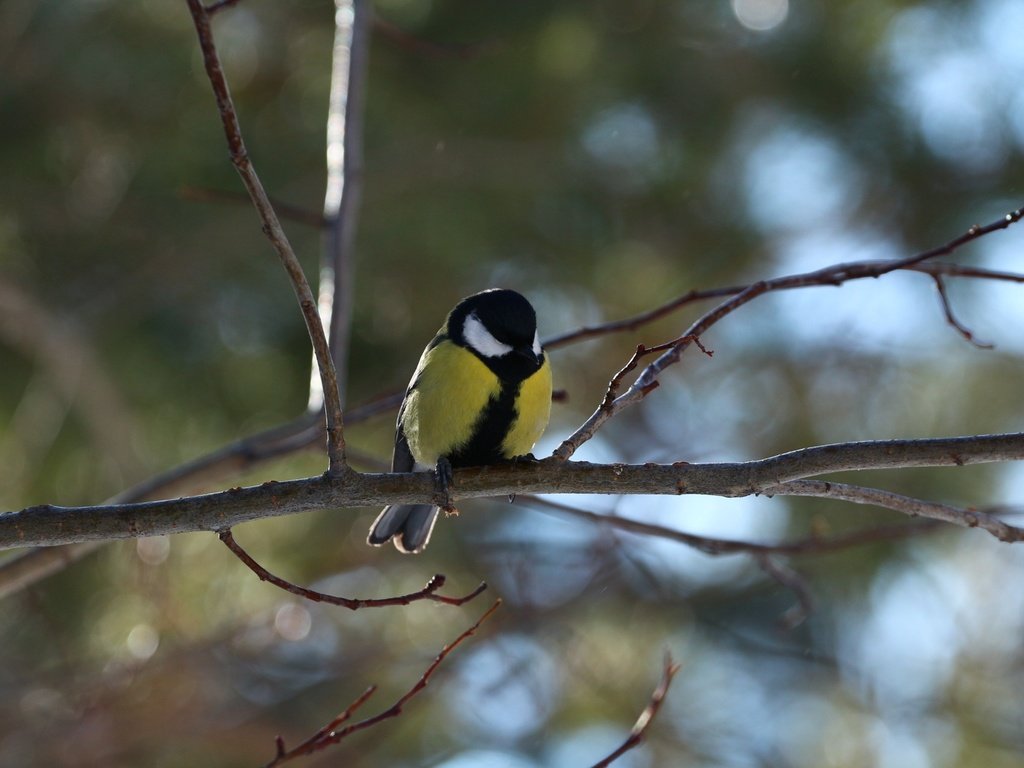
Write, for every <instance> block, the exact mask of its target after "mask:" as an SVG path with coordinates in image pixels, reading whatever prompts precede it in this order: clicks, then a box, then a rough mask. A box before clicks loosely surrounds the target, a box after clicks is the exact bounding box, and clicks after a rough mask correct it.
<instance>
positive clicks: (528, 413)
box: [501, 356, 551, 459]
mask: <svg viewBox="0 0 1024 768" xmlns="http://www.w3.org/2000/svg"><path fill="white" fill-rule="evenodd" d="M516 410H517V414H516V420H515V421H514V422H513V423H512V428H511V429H510V430H509V432H508V435H506V436H505V440H504V442H503V443H502V444H501V452H502V453H503V454H504V455H505V458H508V459H511V458H513V457H514V456H523V455H525V454H527V453H529V452H530V451H531V450H533V444H534V443H536V442H537V440H538V439H539V438H540V436H541V435H542V434H544V429H545V427H547V425H548V418H549V417H550V416H551V366H550V365H549V364H548V361H547V357H546V356H545V358H544V365H542V366H541V367H540V370H538V371H537V372H536V373H535V374H533V376H531V377H530V378H528V379H527V380H526V381H524V382H523V383H522V386H521V387H520V389H519V397H518V398H517V399H516Z"/></svg>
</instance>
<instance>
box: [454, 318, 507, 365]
mask: <svg viewBox="0 0 1024 768" xmlns="http://www.w3.org/2000/svg"><path fill="white" fill-rule="evenodd" d="M462 337H463V338H464V339H465V340H466V343H467V344H468V345H469V346H470V347H471V348H473V349H475V350H476V351H477V352H479V353H480V354H481V355H483V356H484V357H502V356H504V355H507V354H508V353H509V352H511V351H512V347H511V346H510V345H508V344H502V343H501V342H500V341H498V340H497V339H496V338H494V336H492V335H491V332H490V331H488V330H487V329H486V328H485V327H484V324H483V323H481V322H480V318H478V317H477V316H476V315H469V316H468V317H467V318H466V322H465V323H464V324H463V326H462Z"/></svg>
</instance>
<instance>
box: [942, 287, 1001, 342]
mask: <svg viewBox="0 0 1024 768" xmlns="http://www.w3.org/2000/svg"><path fill="white" fill-rule="evenodd" d="M931 278H932V280H934V281H935V289H936V291H938V294H939V301H940V302H942V312H943V314H945V315H946V322H947V323H949V324H950V325H951V326H953V328H955V329H956V331H957V333H959V334H960V335H961V336H963V337H964V338H965V339H966V340H967V341H968V342H970V343H971V344H973V345H974V346H976V347H978V349H992V348H993V347H994V346H995V345H994V344H990V343H988V342H984V341H978V340H977V339H976V338H975V337H974V333H973V332H971V330H970V329H969V328H968V327H967V326H965V325H964V324H963V323H961V322H960V321H959V320H957V319H956V315H954V314H953V307H952V305H951V304H950V303H949V294H947V293H946V283H945V281H944V280H943V279H942V275H937V274H933V275H932V276H931Z"/></svg>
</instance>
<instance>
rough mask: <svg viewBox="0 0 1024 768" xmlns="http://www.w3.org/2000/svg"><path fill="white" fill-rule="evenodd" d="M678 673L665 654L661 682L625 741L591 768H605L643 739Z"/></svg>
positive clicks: (676, 665)
mask: <svg viewBox="0 0 1024 768" xmlns="http://www.w3.org/2000/svg"><path fill="white" fill-rule="evenodd" d="M678 671H679V664H676V663H674V662H673V661H672V657H671V656H670V655H669V654H667V653H666V654H665V666H664V670H663V672H662V674H661V682H660V683H658V687H657V688H655V689H654V692H653V693H652V694H651V698H650V700H649V701H648V702H647V706H646V707H644V711H643V712H641V713H640V717H638V718H637V720H636V723H634V724H633V727H632V729H630V731H629V736H628V737H626V740H625V741H624V742H622V744H621V745H620V746H619V748H618V749H616V750H615V751H614V752H612V753H611V754H610V755H608V757H606V758H604V759H603V760H599V761H597V762H596V763H594V765H593V766H592V768H606V766H609V765H611V764H612V763H613V762H615V761H616V760H618V759H619V758H620V757H622V756H623V755H624V754H626V753H627V752H629V750H631V749H633V748H634V747H636V746H637V745H638V744H640V742H641V741H643V740H644V737H645V736H646V735H647V729H648V728H650V727H651V723H653V722H654V718H655V717H657V716H658V711H659V710H660V709H661V704H662V702H663V701H665V696H667V695H668V689H669V686H670V685H672V678H673V677H675V674H676V672H678Z"/></svg>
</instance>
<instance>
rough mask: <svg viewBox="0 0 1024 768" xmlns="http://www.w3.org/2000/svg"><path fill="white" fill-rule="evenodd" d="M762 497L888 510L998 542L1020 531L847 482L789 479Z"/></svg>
mask: <svg viewBox="0 0 1024 768" xmlns="http://www.w3.org/2000/svg"><path fill="white" fill-rule="evenodd" d="M762 493H764V494H765V495H766V496H812V497H815V498H822V499H840V500H842V501H849V502H853V503H854V504H870V505H872V506H875V507H882V508H884V509H892V510H895V511H896V512H902V513H903V514H905V515H909V516H910V517H927V518H929V519H931V520H941V521H943V522H946V523H953V524H954V525H959V526H961V527H963V528H980V529H981V530H983V531H987V532H988V533H991V534H992V535H993V536H995V537H996V538H997V539H999V540H1000V541H1020V540H1021V534H1022V529H1021V528H1019V527H1017V526H1014V525H1010V524H1009V523H1004V522H1003V521H1002V520H1000V519H999V518H998V517H996V516H995V515H992V514H989V513H988V512H982V511H980V510H977V509H961V508H960V507H953V506H950V505H949V504H940V503H938V502H934V501H925V500H923V499H915V498H914V497H912V496H904V495H902V494H899V493H892V492H891V491H883V490H881V489H879V488H865V487H864V486H860V485H850V484H849V483H832V482H828V481H826V480H790V481H789V482H786V483H780V484H779V485H775V486H770V487H768V488H765V489H764V490H763V491H762Z"/></svg>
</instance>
